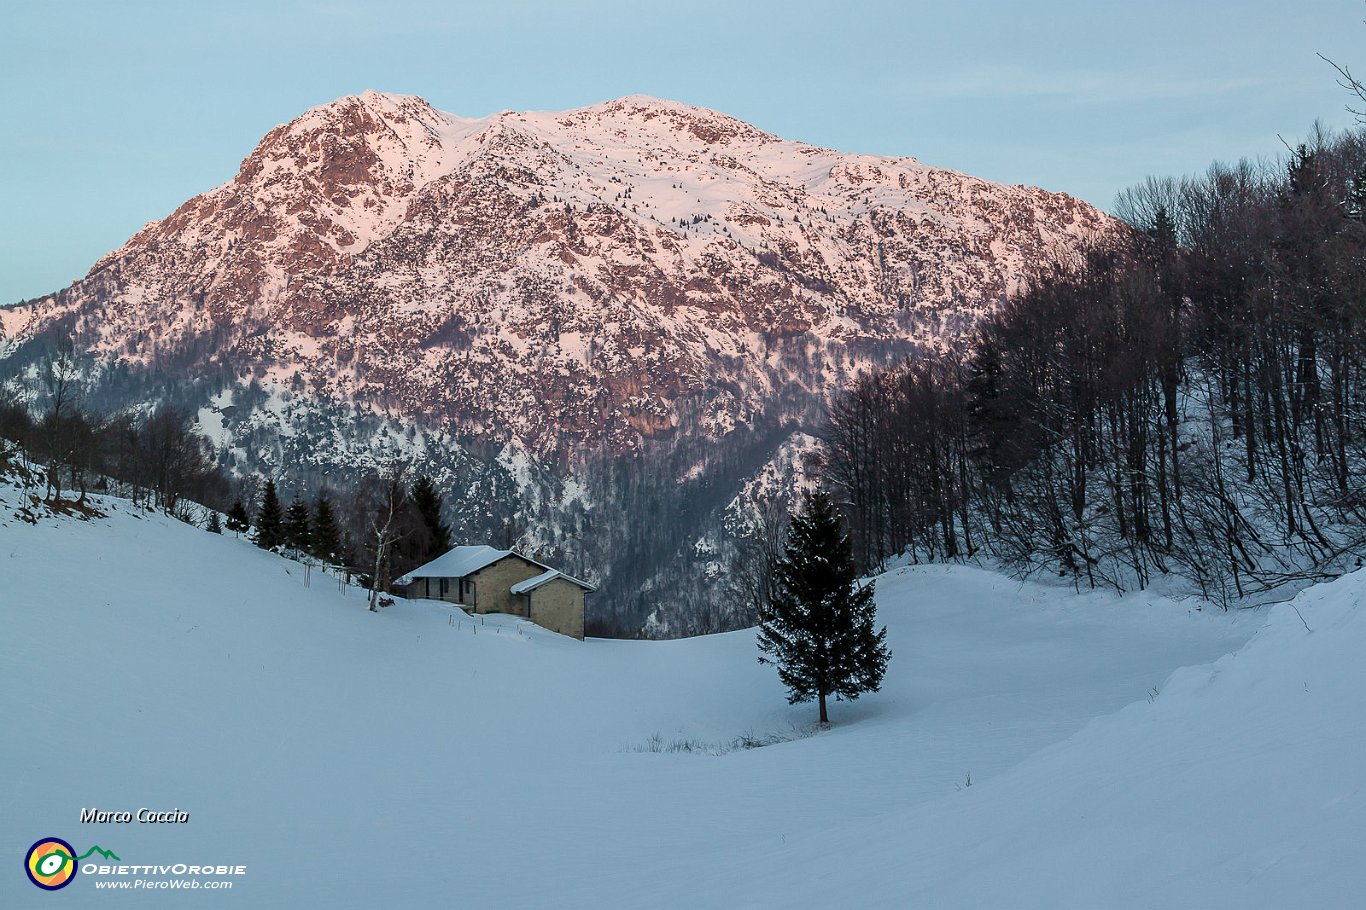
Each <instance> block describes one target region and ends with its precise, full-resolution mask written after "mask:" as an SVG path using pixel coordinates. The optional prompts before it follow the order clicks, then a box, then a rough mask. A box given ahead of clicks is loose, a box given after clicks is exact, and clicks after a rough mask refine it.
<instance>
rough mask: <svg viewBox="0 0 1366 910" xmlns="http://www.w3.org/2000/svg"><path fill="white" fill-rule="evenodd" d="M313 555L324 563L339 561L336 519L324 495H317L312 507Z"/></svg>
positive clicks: (339, 548)
mask: <svg viewBox="0 0 1366 910" xmlns="http://www.w3.org/2000/svg"><path fill="white" fill-rule="evenodd" d="M311 543H312V547H313V555H314V556H316V557H318V558H319V559H321V560H322V561H323V562H326V563H336V562H339V561H340V560H341V550H342V545H341V533H340V532H339V531H338V530H337V519H336V516H335V515H333V514H332V503H331V501H330V500H329V499H328V498H327V494H326V493H319V494H318V500H317V502H316V503H314V506H313V536H312V541H311Z"/></svg>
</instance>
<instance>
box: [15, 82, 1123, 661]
mask: <svg viewBox="0 0 1366 910" xmlns="http://www.w3.org/2000/svg"><path fill="white" fill-rule="evenodd" d="M1118 229H1119V228H1118V227H1117V223H1116V222H1114V221H1113V220H1111V219H1109V218H1108V217H1106V216H1104V215H1102V214H1101V213H1100V212H1098V211H1097V210H1096V209H1094V208H1092V207H1091V206H1089V205H1087V204H1086V203H1084V202H1080V201H1078V200H1075V199H1072V198H1070V197H1068V196H1065V195H1062V194H1057V193H1047V192H1044V191H1043V190H1039V189H1032V188H1026V187H1008V186H1000V185H997V184H993V183H990V182H988V181H985V180H980V179H977V178H974V177H970V176H967V175H965V174H960V173H957V172H954V171H949V170H945V169H941V168H935V167H931V166H928V165H925V164H923V163H921V162H919V161H916V160H915V159H913V158H907V157H878V156H872V155H858V154H845V153H840V152H836V151H832V150H830V149H823V148H818V147H815V146H811V145H807V144H804V143H801V142H793V141H789V140H785V139H780V138H778V137H776V136H773V135H770V134H769V133H766V132H764V131H762V130H760V129H758V128H756V127H754V126H751V125H750V124H747V123H744V122H743V121H740V120H737V119H735V118H734V117H730V116H727V115H725V114H721V113H717V112H715V111H710V110H706V109H704V108H698V107H692V106H689V105H685V104H680V103H678V102H673V101H661V100H658V99H654V98H649V97H645V96H639V95H633V96H628V97H625V98H621V99H617V100H614V101H608V102H604V103H601V104H595V105H590V106H588V107H585V108H581V109H578V110H572V111H566V112H560V113H555V112H512V111H504V112H501V113H498V114H494V115H491V116H488V117H483V118H476V119H469V118H462V117H457V116H454V115H451V114H446V113H442V112H440V111H438V110H436V109H434V108H433V107H432V106H431V105H429V104H428V103H427V102H426V101H424V100H422V99H421V98H417V97H413V96H403V95H386V94H380V93H377V92H365V93H363V94H361V95H355V96H347V97H344V98H340V99H338V100H336V101H333V102H330V103H328V104H324V105H320V106H318V107H315V108H313V109H311V110H309V111H307V112H306V113H304V114H303V115H301V116H300V117H298V118H296V119H295V120H293V121H291V122H290V123H287V124H283V125H281V126H279V127H277V128H275V129H273V130H271V131H270V133H268V134H267V135H266V136H265V137H264V138H263V139H262V140H261V142H260V143H259V145H258V146H257V148H256V149H255V150H254V151H253V152H252V154H251V155H250V156H249V157H248V158H247V159H246V160H244V161H243V163H242V166H241V168H240V170H239V172H238V173H237V175H236V176H235V177H234V178H233V179H232V180H230V181H228V182H227V183H225V184H223V185H222V186H220V187H217V188H216V189H213V190H210V191H209V192H206V193H204V194H203V195H200V196H197V197H195V198H193V199H190V200H189V201H187V202H186V203H185V204H183V205H182V206H180V207H179V208H178V209H176V211H174V212H173V213H171V214H170V215H168V216H167V217H166V218H164V219H162V220H160V221H157V222H153V223H151V224H149V225H147V226H146V227H144V228H143V229H142V230H141V231H139V232H138V233H137V234H136V235H134V236H133V237H132V238H130V239H129V240H128V242H127V243H125V244H124V245H123V246H122V247H121V248H120V249H118V250H115V251H114V252H112V253H110V254H109V255H107V256H105V257H103V258H102V259H100V260H99V262H97V263H96V265H95V266H94V268H92V270H91V271H90V273H89V274H88V275H87V276H86V277H85V278H84V279H83V280H81V281H78V282H76V283H74V284H73V285H71V286H70V287H68V288H66V289H64V290H62V291H60V292H58V293H56V294H54V295H51V296H49V297H47V298H43V299H41V300H38V301H35V302H31V303H29V304H26V305H23V306H19V307H13V308H5V309H0V382H10V381H12V382H13V383H14V384H15V385H16V386H18V387H19V389H20V394H21V396H22V395H27V396H29V400H30V401H34V402H40V401H41V389H40V388H39V386H40V385H41V383H40V381H39V379H38V377H39V375H40V374H41V368H42V359H43V358H44V357H45V356H47V353H48V352H50V351H51V350H52V346H53V345H54V343H55V339H56V338H58V337H61V336H66V337H69V338H70V339H71V342H72V344H73V346H74V348H75V350H76V351H77V353H78V354H80V355H82V356H83V357H84V360H85V363H86V364H87V366H88V370H87V379H88V383H87V385H88V387H89V388H88V390H87V395H88V398H87V400H89V401H97V402H99V406H100V407H102V408H104V409H105V410H117V409H120V408H123V407H126V406H130V405H131V406H134V407H139V408H146V407H148V406H150V405H151V404H154V403H156V402H158V401H166V400H170V401H174V402H175V403H177V404H179V405H181V406H183V407H185V408H187V409H188V410H189V411H190V413H192V414H197V415H198V417H199V423H200V427H201V429H202V430H203V431H204V433H205V435H206V436H208V437H210V438H212V440H213V442H214V444H215V446H216V447H217V448H218V450H219V458H220V460H221V461H222V463H223V464H225V465H226V466H228V467H229V468H230V469H231V470H233V471H235V472H237V473H240V474H263V475H269V476H273V477H276V478H277V479H281V480H284V481H286V482H288V483H291V484H297V485H300V486H303V487H304V488H305V489H310V488H316V487H317V486H318V485H320V484H323V483H329V482H331V483H334V484H342V485H344V484H345V483H346V478H348V477H351V478H354V477H355V476H357V474H359V473H360V472H362V471H364V470H366V469H369V468H373V467H377V466H378V467H383V466H384V465H386V464H391V463H394V462H396V461H397V462H407V463H410V464H411V465H412V466H413V468H414V469H415V470H418V471H423V472H426V473H430V474H431V475H432V476H433V477H434V478H435V479H436V480H437V482H438V483H439V484H440V485H441V487H442V489H443V490H445V491H446V492H447V493H448V497H447V501H448V502H450V503H452V504H453V505H454V504H459V505H458V506H457V508H458V509H459V514H456V515H453V516H452V517H453V520H455V521H456V524H457V531H458V532H459V534H460V535H461V537H462V539H464V540H466V541H467V542H483V541H488V540H490V539H492V538H493V537H495V536H496V537H497V538H498V539H499V540H500V541H501V542H502V543H503V544H505V545H507V544H511V543H512V542H513V541H515V540H518V539H520V540H521V542H522V543H523V545H526V546H529V547H532V548H533V549H540V548H542V547H545V548H547V552H549V553H552V554H553V558H555V559H558V560H559V561H561V562H563V563H564V564H566V565H570V566H573V567H574V568H575V569H576V570H577V571H579V572H581V573H585V574H586V575H587V576H589V577H590V580H592V581H594V582H597V583H601V584H602V585H603V588H602V591H601V594H600V596H599V597H598V612H599V615H600V616H601V617H603V620H604V622H605V623H607V624H608V625H610V626H612V627H614V628H615V629H616V630H617V631H619V632H622V633H626V634H633V633H635V632H637V631H639V630H640V629H641V628H643V625H644V623H645V619H646V617H647V616H654V617H655V618H654V624H653V626H652V628H653V629H654V630H655V631H656V632H657V633H658V634H686V633H687V632H690V631H701V630H704V629H709V630H711V631H715V628H717V627H710V626H708V625H703V624H701V623H700V622H699V621H698V620H697V618H696V617H697V616H698V615H700V614H701V613H702V612H707V613H708V614H709V615H715V616H720V617H721V619H720V620H718V621H719V622H721V623H722V625H721V626H719V627H721V628H730V627H733V626H734V624H735V623H736V622H738V621H743V619H744V618H743V617H737V616H735V615H734V610H732V609H731V608H730V607H729V606H728V605H726V604H725V603H724V602H723V601H724V600H725V596H724V594H723V593H722V592H719V591H715V590H712V589H711V587H710V582H704V584H702V585H701V586H699V585H698V584H697V583H696V579H697V578H698V576H699V575H707V576H708V577H713V576H714V573H713V572H712V570H713V568H714V566H715V565H720V564H724V563H725V562H726V561H727V559H728V555H727V547H728V546H729V544H728V543H727V541H726V540H725V539H724V538H725V533H723V532H722V528H723V525H724V524H726V522H727V519H726V518H725V516H724V515H723V512H724V511H725V510H726V508H727V504H728V503H729V502H730V501H731V499H732V497H733V495H734V493H735V492H736V490H737V489H738V487H739V485H740V484H741V483H742V482H744V481H745V479H746V478H747V477H751V476H753V475H754V474H755V472H757V471H762V470H763V466H764V464H765V463H766V462H767V461H768V460H769V459H771V458H774V457H781V453H780V449H781V447H782V446H783V444H784V441H785V440H786V439H788V438H789V437H791V435H792V433H793V432H798V431H810V430H812V429H814V427H815V425H816V423H817V422H818V421H819V417H820V413H821V406H822V403H823V402H824V401H825V400H826V397H827V396H828V394H829V393H830V392H831V391H832V390H834V389H837V388H840V387H842V386H843V385H845V384H846V383H847V382H848V380H849V379H850V377H852V376H853V375H854V374H856V373H857V372H858V371H859V370H863V369H867V368H869V367H872V366H877V365H886V364H888V363H892V362H895V361H897V360H899V359H900V358H903V357H908V356H916V355H919V354H922V353H925V352H927V351H936V350H945V349H949V348H952V347H953V346H955V345H957V344H959V343H960V339H961V337H962V336H963V335H964V334H965V333H966V332H967V331H969V330H970V329H971V327H972V326H973V325H974V323H975V322H976V321H977V320H978V319H979V318H980V317H981V316H982V315H983V314H984V313H988V312H990V311H992V309H993V308H994V307H995V306H996V305H997V303H998V302H999V301H1000V300H1001V299H1002V298H1003V297H1004V295H1006V294H1007V293H1008V292H1009V291H1011V290H1012V289H1014V288H1016V287H1018V286H1020V284H1021V283H1022V282H1026V281H1029V280H1030V279H1031V278H1032V277H1033V276H1035V275H1037V274H1039V273H1040V272H1041V270H1043V269H1045V268H1047V267H1049V265H1050V264H1051V263H1052V262H1053V261H1054V260H1057V259H1063V260H1066V259H1068V258H1069V257H1075V256H1076V255H1078V252H1079V250H1080V249H1081V248H1082V247H1084V246H1085V245H1086V244H1087V243H1089V242H1091V241H1093V240H1095V239H1096V238H1097V237H1100V236H1103V235H1105V234H1106V233H1107V232H1110V231H1114V230H1118ZM39 406H41V405H39ZM647 501H648V508H649V509H651V510H653V511H652V514H661V515H669V516H670V521H668V522H651V523H650V525H651V526H650V527H649V528H646V529H641V528H638V527H632V526H630V522H629V521H628V520H626V519H624V518H623V516H625V515H630V514H643V512H642V511H641V510H643V509H644V508H646V503H647ZM742 506H743V503H742ZM595 510H596V511H595ZM732 524H733V522H732ZM704 537H710V538H711V540H712V542H713V544H714V545H715V547H716V548H717V549H716V552H714V553H708V554H701V553H699V552H697V550H696V544H697V541H698V540H700V539H702V538H704ZM699 560H700V562H699ZM710 622H711V621H710V620H709V621H708V623H710Z"/></svg>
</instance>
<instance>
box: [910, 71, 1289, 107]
mask: <svg viewBox="0 0 1366 910" xmlns="http://www.w3.org/2000/svg"><path fill="white" fill-rule="evenodd" d="M1270 85H1272V81H1271V80H1269V79H1264V78H1260V77H1234V78H1230V77H1218V76H1215V77H1203V76H1191V77H1183V76H1176V77H1173V76H1170V75H1166V74H1161V75H1154V74H1152V73H1148V72H1131V73H1099V72H1041V71H1038V70H1033V69H1018V68H1007V67H983V68H979V69H976V70H970V71H965V72H961V73H957V74H954V75H952V76H948V77H944V78H931V79H925V80H919V79H917V80H913V81H912V82H911V84H910V87H911V90H912V91H913V92H914V93H915V94H916V96H917V97H918V98H920V99H921V100H926V99H940V100H946V101H947V100H955V99H965V98H1051V99H1056V100H1059V101H1070V102H1076V103H1083V104H1135V103H1141V102H1149V101H1172V100H1176V99H1181V98H1205V97H1211V96H1216V95H1229V94H1236V93H1238V92H1246V91H1252V90H1260V89H1265V88H1267V87H1269V86H1270Z"/></svg>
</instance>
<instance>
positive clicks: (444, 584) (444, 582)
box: [441, 578, 451, 597]
mask: <svg viewBox="0 0 1366 910" xmlns="http://www.w3.org/2000/svg"><path fill="white" fill-rule="evenodd" d="M450 589H451V580H450V579H449V578H443V579H441V596H442V597H445V596H446V592H447V591H449V590H450Z"/></svg>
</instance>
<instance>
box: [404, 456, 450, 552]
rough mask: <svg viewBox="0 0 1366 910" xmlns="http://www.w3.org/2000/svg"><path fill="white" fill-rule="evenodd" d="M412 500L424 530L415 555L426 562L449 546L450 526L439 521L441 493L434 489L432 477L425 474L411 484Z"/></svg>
mask: <svg viewBox="0 0 1366 910" xmlns="http://www.w3.org/2000/svg"><path fill="white" fill-rule="evenodd" d="M412 502H413V507H414V508H415V509H417V514H418V517H419V518H421V519H422V527H423V530H424V533H423V535H422V542H421V544H420V546H421V552H419V553H417V554H415V555H416V556H417V557H418V558H419V559H421V560H422V561H424V562H426V561H428V560H432V559H435V558H436V557H438V556H440V555H441V554H442V553H445V552H446V551H447V550H449V549H450V548H451V528H450V525H447V524H445V523H444V522H442V521H441V508H442V505H443V503H442V499H441V494H440V493H438V492H437V491H436V484H434V483H432V479H431V478H430V477H428V476H427V475H426V474H423V475H422V476H421V477H419V478H418V479H417V483H415V484H413V492H412Z"/></svg>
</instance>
